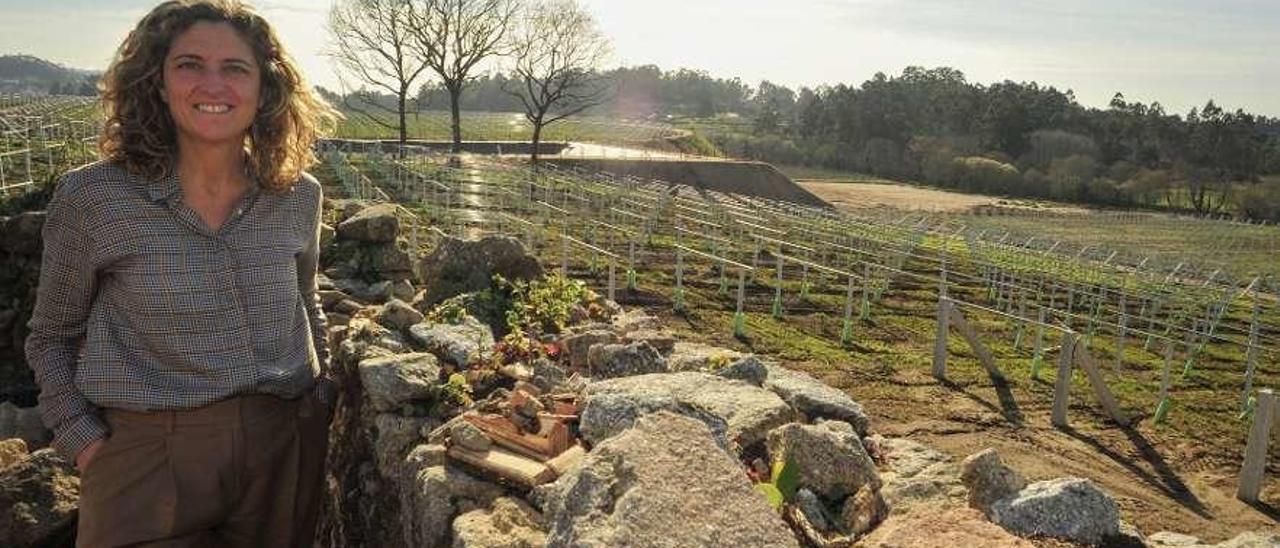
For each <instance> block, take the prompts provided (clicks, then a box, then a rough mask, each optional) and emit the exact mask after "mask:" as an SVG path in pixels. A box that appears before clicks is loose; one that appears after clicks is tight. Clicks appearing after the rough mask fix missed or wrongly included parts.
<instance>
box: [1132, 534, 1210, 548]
mask: <svg viewBox="0 0 1280 548" xmlns="http://www.w3.org/2000/svg"><path fill="white" fill-rule="evenodd" d="M1147 546H1150V547H1151V548H1175V547H1177V548H1184V547H1185V548H1204V547H1205V546H1207V545H1206V544H1204V543H1203V542H1201V541H1200V538H1199V537H1193V536H1191V535H1184V534H1182V533H1175V532H1173V531H1160V532H1159V533H1155V534H1153V535H1151V536H1149V537H1147Z"/></svg>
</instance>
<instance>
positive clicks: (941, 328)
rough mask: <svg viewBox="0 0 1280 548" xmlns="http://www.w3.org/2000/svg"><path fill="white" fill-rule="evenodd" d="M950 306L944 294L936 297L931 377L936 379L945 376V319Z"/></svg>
mask: <svg viewBox="0 0 1280 548" xmlns="http://www.w3.org/2000/svg"><path fill="white" fill-rule="evenodd" d="M951 306H952V304H951V301H950V300H949V299H947V298H946V297H945V296H944V297H942V298H940V299H938V331H937V334H936V336H935V338H934V340H933V377H934V378H936V379H938V380H946V378H947V331H948V330H949V327H948V325H947V321H948V318H949V317H950V314H949V312H950V310H951Z"/></svg>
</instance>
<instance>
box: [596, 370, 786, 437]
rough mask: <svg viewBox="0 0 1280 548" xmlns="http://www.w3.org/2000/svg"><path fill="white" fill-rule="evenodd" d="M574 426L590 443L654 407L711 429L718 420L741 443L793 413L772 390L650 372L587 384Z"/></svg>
mask: <svg viewBox="0 0 1280 548" xmlns="http://www.w3.org/2000/svg"><path fill="white" fill-rule="evenodd" d="M585 400H586V401H585V405H584V408H583V411H582V418H581V424H580V428H581V431H582V435H583V437H584V438H586V439H587V440H588V441H590V442H591V443H598V442H599V441H600V440H603V439H605V438H608V437H610V436H613V435H615V434H618V433H620V432H622V431H624V430H626V429H627V428H630V427H631V425H632V423H633V422H634V421H635V420H636V418H637V417H639V416H641V415H644V414H647V413H652V412H654V411H658V410H665V411H671V412H674V413H680V414H684V415H688V416H690V417H692V418H695V419H698V420H700V421H702V422H703V423H705V424H706V425H707V427H708V428H710V429H711V430H712V431H713V432H715V431H716V430H717V427H718V424H721V423H722V424H723V425H724V428H725V431H724V433H725V435H727V436H728V440H729V441H737V443H738V444H739V446H741V447H746V446H748V445H750V444H753V443H755V442H758V441H761V440H763V439H764V438H765V435H766V434H767V433H768V432H769V431H770V430H772V429H774V428H776V427H778V426H781V425H783V424H786V423H788V422H790V421H791V420H793V419H794V418H795V413H794V412H793V411H792V410H791V408H790V407H788V406H787V404H786V403H785V402H783V401H782V400H781V399H780V398H778V396H777V395H775V394H773V393H772V392H769V391H768V390H764V389H762V388H757V387H755V386H751V385H749V384H747V383H744V382H741V381H735V380H730V379H724V378H721V377H717V376H715V375H710V374H707V373H698V372H694V371H686V372H683V373H655V374H650V375H637V376H633V377H623V378H619V379H611V380H606V381H599V382H594V383H591V384H589V385H587V387H586V390H585Z"/></svg>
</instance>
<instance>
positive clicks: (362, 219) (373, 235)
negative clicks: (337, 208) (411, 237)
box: [337, 204, 400, 243]
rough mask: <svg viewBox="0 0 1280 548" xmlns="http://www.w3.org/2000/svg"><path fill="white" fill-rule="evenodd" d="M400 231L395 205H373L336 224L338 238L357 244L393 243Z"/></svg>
mask: <svg viewBox="0 0 1280 548" xmlns="http://www.w3.org/2000/svg"><path fill="white" fill-rule="evenodd" d="M399 231H400V220H399V219H397V218H396V206H395V204H375V205H372V206H369V207H366V208H364V209H361V210H360V211H359V212H358V213H356V214H355V215H352V216H351V217H350V218H348V219H347V220H345V221H342V222H341V223H338V227H337V232H338V238H341V239H344V240H355V241H358V242H370V243H386V242H394V241H395V239H396V234H397V233H398V232H399Z"/></svg>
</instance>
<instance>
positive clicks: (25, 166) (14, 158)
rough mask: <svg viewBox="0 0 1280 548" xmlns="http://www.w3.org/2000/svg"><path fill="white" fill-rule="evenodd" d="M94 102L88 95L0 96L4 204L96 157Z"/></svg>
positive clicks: (1, 199)
mask: <svg viewBox="0 0 1280 548" xmlns="http://www.w3.org/2000/svg"><path fill="white" fill-rule="evenodd" d="M95 105H96V100H95V99H93V98H90V97H60V96H48V97H36V96H29V95H0V203H6V202H7V200H6V198H14V197H20V196H22V195H25V194H27V193H30V192H32V191H39V190H40V188H41V187H45V186H47V185H45V183H47V182H49V181H50V180H51V179H52V177H55V176H57V175H58V174H61V173H63V172H65V171H67V170H68V169H70V168H72V167H74V166H78V165H81V164H84V163H87V162H90V161H92V160H94V159H96V158H97V147H96V141H97V136H98V130H99V126H100V124H101V123H100V122H99V121H98V119H97V116H96V115H94V108H95ZM15 203H17V202H15Z"/></svg>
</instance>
